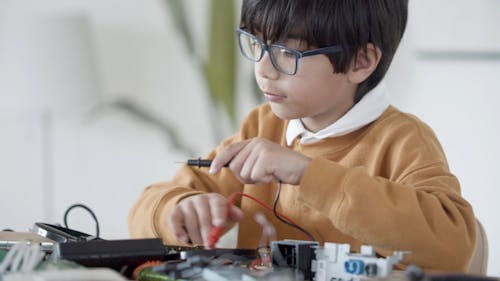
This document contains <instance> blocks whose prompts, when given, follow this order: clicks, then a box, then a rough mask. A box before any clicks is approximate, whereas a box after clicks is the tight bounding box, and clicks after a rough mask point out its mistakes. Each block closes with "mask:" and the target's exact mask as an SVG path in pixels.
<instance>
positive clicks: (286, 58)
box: [239, 33, 297, 74]
mask: <svg viewBox="0 0 500 281" xmlns="http://www.w3.org/2000/svg"><path fill="white" fill-rule="evenodd" d="M239 40H240V47H241V52H242V53H243V55H244V56H245V57H246V58H248V59H250V60H252V61H254V62H257V61H260V60H261V59H262V57H263V56H264V51H263V48H265V45H264V43H263V42H262V41H260V40H258V39H257V37H255V36H253V35H249V34H246V33H240V35H239ZM268 51H269V54H270V56H271V61H272V63H273V65H274V67H275V68H276V69H278V71H280V72H283V73H286V74H294V73H295V71H296V67H297V55H296V54H295V53H294V52H293V51H291V50H289V49H287V48H285V47H283V46H279V45H268Z"/></svg>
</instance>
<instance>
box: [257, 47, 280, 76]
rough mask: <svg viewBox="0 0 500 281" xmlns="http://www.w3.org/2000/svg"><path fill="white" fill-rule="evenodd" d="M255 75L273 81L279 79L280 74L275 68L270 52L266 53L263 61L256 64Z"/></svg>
mask: <svg viewBox="0 0 500 281" xmlns="http://www.w3.org/2000/svg"><path fill="white" fill-rule="evenodd" d="M255 74H256V75H258V76H260V77H263V78H267V79H271V80H276V79H278V78H279V76H280V73H279V71H278V70H277V69H276V68H275V67H274V65H273V63H272V61H271V57H270V56H269V52H264V56H263V57H262V59H261V60H260V61H258V62H256V63H255Z"/></svg>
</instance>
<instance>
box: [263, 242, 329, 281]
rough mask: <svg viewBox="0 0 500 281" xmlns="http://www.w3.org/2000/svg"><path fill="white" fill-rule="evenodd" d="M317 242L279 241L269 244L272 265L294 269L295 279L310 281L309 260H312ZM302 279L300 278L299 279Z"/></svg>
mask: <svg viewBox="0 0 500 281" xmlns="http://www.w3.org/2000/svg"><path fill="white" fill-rule="evenodd" d="M317 246H319V243H318V242H312V241H302V240H281V241H272V242H271V255H272V257H273V264H274V265H277V266H278V267H290V268H293V269H295V279H296V280H300V279H304V280H311V278H312V271H311V260H313V259H314V256H315V254H314V251H315V248H316V247H317ZM301 277H302V278H301Z"/></svg>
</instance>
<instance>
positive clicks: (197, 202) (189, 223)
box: [169, 193, 243, 246]
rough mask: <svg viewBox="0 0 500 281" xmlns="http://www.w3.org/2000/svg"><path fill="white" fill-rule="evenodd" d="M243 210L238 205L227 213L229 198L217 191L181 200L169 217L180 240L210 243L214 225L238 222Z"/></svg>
mask: <svg viewBox="0 0 500 281" xmlns="http://www.w3.org/2000/svg"><path fill="white" fill-rule="evenodd" d="M242 218H243V212H242V211H241V210H240V209H239V208H238V207H236V206H233V209H232V211H231V213H230V214H228V213H227V199H226V198H225V197H224V196H222V195H220V194H217V193H207V194H199V195H193V196H190V197H187V198H185V199H183V200H181V201H180V202H179V204H178V205H177V206H176V207H175V208H174V210H173V212H172V214H171V215H170V218H169V223H170V227H171V229H172V231H173V233H174V234H175V236H177V238H179V239H180V240H182V241H184V242H186V243H187V242H189V241H191V243H193V244H195V245H205V246H206V245H208V234H209V233H210V231H211V230H212V228H213V227H214V226H226V225H227V224H228V223H229V222H238V221H240V220H241V219H242Z"/></svg>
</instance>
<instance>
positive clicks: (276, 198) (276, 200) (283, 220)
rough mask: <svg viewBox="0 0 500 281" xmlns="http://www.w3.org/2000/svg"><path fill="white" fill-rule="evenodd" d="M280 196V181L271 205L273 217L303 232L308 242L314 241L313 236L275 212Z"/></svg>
mask: <svg viewBox="0 0 500 281" xmlns="http://www.w3.org/2000/svg"><path fill="white" fill-rule="evenodd" d="M280 194H281V181H280V182H279V183H278V190H277V191H276V197H274V203H273V213H274V216H275V217H276V218H277V219H279V220H280V221H281V222H283V223H285V224H287V225H289V226H291V227H293V228H296V229H298V230H300V231H302V232H304V233H305V234H306V235H307V237H309V240H311V241H316V239H314V236H312V234H311V233H309V232H308V231H307V230H305V229H303V228H302V227H300V226H298V225H296V224H294V223H292V222H289V221H287V220H285V219H284V218H282V217H281V216H280V215H279V214H278V212H277V211H276V207H277V206H278V201H279V199H280Z"/></svg>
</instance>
